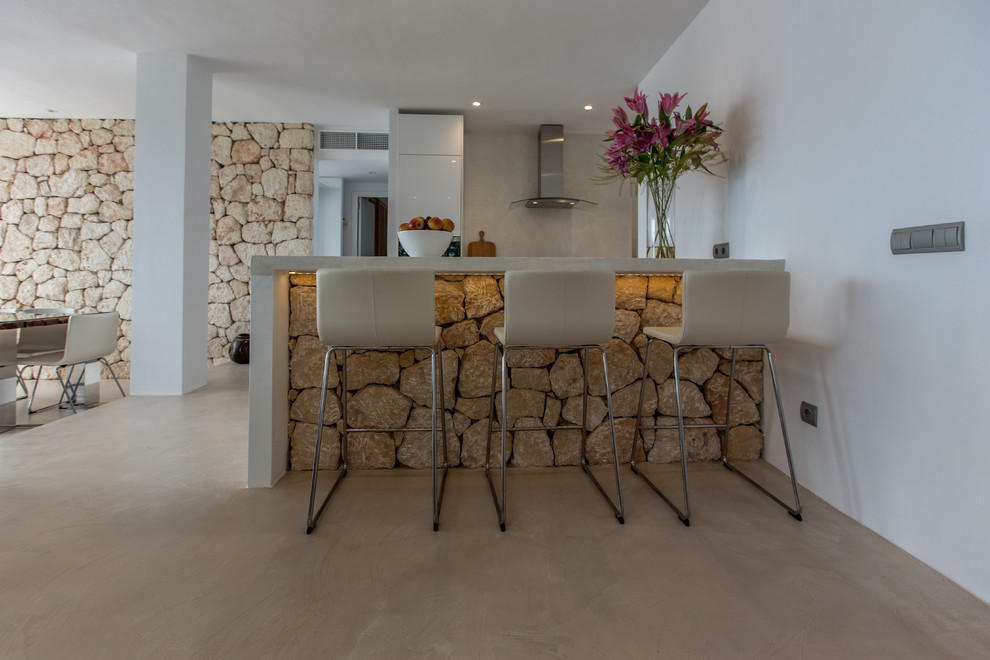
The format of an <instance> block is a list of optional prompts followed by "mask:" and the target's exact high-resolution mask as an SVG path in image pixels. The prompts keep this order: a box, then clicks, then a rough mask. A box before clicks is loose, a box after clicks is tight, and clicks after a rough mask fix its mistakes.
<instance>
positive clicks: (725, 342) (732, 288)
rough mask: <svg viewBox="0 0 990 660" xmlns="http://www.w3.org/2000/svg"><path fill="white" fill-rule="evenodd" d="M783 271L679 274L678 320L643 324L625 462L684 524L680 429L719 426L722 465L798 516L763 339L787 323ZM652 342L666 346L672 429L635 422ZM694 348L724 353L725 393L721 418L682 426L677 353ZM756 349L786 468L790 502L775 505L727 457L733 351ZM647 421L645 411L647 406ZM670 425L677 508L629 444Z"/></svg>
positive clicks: (781, 333) (776, 335) (774, 336)
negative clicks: (763, 361) (669, 349)
mask: <svg viewBox="0 0 990 660" xmlns="http://www.w3.org/2000/svg"><path fill="white" fill-rule="evenodd" d="M790 282H791V276H790V273H788V272H786V271H747V270H725V271H686V272H685V273H684V276H683V294H682V299H683V304H682V321H681V325H679V326H671V327H659V326H648V327H645V328H643V333H644V334H645V335H646V336H647V338H648V339H647V344H646V359H645V361H644V366H643V379H642V382H641V384H640V393H639V407H638V408H637V411H636V430H635V433H634V435H633V453H632V463H631V467H632V470H633V472H635V473H636V474H638V475H639V476H640V477H642V478H643V480H644V481H646V483H647V484H648V485H649V486H650V487H651V488H652V489H653V490H654V492H656V493H657V495H659V496H660V497H661V499H663V501H664V502H666V503H667V504H668V506H670V507H671V508H672V509H673V510H674V512H675V513H676V514H677V517H678V518H679V519H680V520H681V522H682V523H684V524H685V525H690V524H691V502H690V496H689V494H688V469H687V451H686V448H685V439H684V431H685V429H692V428H714V429H717V430H721V431H722V437H721V453H722V456H721V459H722V465H723V466H725V468H726V469H728V470H731V471H733V472H735V473H736V474H738V475H739V476H741V477H743V478H744V479H745V480H746V481H748V482H749V483H750V484H752V485H753V486H755V487H756V488H757V489H759V490H760V491H761V492H762V493H763V494H765V495H767V496H768V497H769V498H770V499H771V500H773V501H774V502H776V503H777V504H779V505H780V506H782V507H783V508H784V509H786V510H787V512H788V513H789V514H791V516H793V517H794V518H795V519H796V520H801V519H802V518H801V495H800V493H799V492H798V482H797V477H796V476H795V474H794V461H793V459H792V456H791V443H790V439H789V438H788V434H787V424H786V422H785V421H784V410H783V407H782V405H781V400H780V388H779V387H778V385H777V373H776V371H775V370H774V365H773V352H772V351H771V350H770V346H769V344H773V343H776V342H778V341H780V340H782V339H783V338H784V337H785V336H786V335H787V327H788V325H789V323H790ZM657 341H664V342H667V343H668V344H670V345H671V346H673V347H674V391H675V396H676V398H677V426H663V425H655V424H643V413H644V411H643V401H644V399H645V397H644V394H645V392H646V382H647V380H648V375H649V365H650V351H651V349H652V348H653V345H654V343H655V342H657ZM696 348H723V349H731V350H732V364H731V367H730V369H729V385H728V390H729V391H728V395H727V396H728V398H727V400H726V412H725V422H724V423H712V424H685V423H684V402H683V399H682V392H681V383H680V371H679V368H678V361H679V360H678V358H679V357H680V356H681V354H682V353H683V352H684V351H687V350H693V349H696ZM753 348H756V349H760V350H761V351H763V352H765V353H766V356H767V365H768V366H769V369H770V378H771V381H772V383H773V391H774V396H775V399H776V404H777V415H778V417H779V418H780V430H781V434H782V435H783V439H784V449H785V452H786V455H787V467H788V470H789V471H790V479H791V490H792V492H793V496H794V505H793V506H791V505H789V504H786V503H785V502H783V501H782V500H781V499H780V498H778V497H777V496H776V495H774V494H773V493H771V492H770V491H769V490H767V489H766V488H765V487H764V486H762V485H760V484H759V483H757V482H756V481H755V480H754V479H753V478H752V477H750V476H749V475H747V474H746V473H745V472H743V471H742V470H740V469H739V466H738V465H737V464H735V463H732V462H730V461H729V458H728V449H729V429H731V428H732V396H733V391H734V387H735V375H736V358H737V353H738V351H739V350H740V349H753ZM647 413H648V417H650V418H651V419H652V417H653V412H651V411H647ZM675 428H676V429H677V431H678V439H679V441H680V463H681V484H682V490H683V493H682V497H683V502H684V504H683V508H679V507H678V506H677V505H676V504H674V502H673V501H671V500H670V499H669V498H668V496H667V495H666V494H664V493H663V491H661V489H660V488H659V486H657V484H656V483H655V482H654V481H653V480H651V479H650V478H649V477H648V476H647V475H646V474H645V473H644V472H643V471H642V470H641V468H640V466H639V464H638V463H637V461H636V448H637V445H638V443H639V442H641V441H642V439H641V438H640V431H641V430H642V429H654V430H660V429H675Z"/></svg>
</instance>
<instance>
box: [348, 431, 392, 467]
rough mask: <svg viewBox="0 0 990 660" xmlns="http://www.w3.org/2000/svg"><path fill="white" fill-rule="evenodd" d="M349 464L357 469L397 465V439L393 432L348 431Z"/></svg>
mask: <svg viewBox="0 0 990 660" xmlns="http://www.w3.org/2000/svg"><path fill="white" fill-rule="evenodd" d="M347 466H348V467H350V468H355V469H359V470H360V469H386V468H391V467H395V441H394V440H393V439H392V434H391V433H348V434H347Z"/></svg>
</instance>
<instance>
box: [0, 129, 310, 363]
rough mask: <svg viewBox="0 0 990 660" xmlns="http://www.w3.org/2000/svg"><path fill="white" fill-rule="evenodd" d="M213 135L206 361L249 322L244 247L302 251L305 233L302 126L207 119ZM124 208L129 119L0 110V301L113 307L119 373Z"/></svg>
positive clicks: (128, 253) (127, 326)
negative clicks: (17, 114) (11, 115)
mask: <svg viewBox="0 0 990 660" xmlns="http://www.w3.org/2000/svg"><path fill="white" fill-rule="evenodd" d="M213 136H214V137H213V142H212V166H211V173H212V175H211V205H210V228H211V238H210V274H209V285H210V293H209V305H210V306H209V312H208V320H209V326H208V328H207V332H208V337H209V345H208V346H209V360H210V362H211V363H215V362H221V361H225V360H227V359H228V357H227V354H228V351H229V346H230V343H231V340H232V338H233V337H234V336H235V335H237V334H238V333H241V332H248V331H249V329H250V328H249V320H250V307H251V303H250V300H251V298H250V293H249V282H250V269H249V262H250V258H251V256H252V255H254V254H279V255H282V254H291V255H306V254H311V252H312V234H313V229H312V227H313V221H312V216H313V201H312V200H313V128H312V126H310V125H308V124H278V123H252V124H243V123H230V122H228V123H214V125H213ZM133 217H134V121H133V120H118V119H0V241H2V242H0V306H2V307H10V308H15V307H16V308H23V307H70V308H73V309H78V310H81V311H85V312H91V311H111V310H117V311H118V312H119V313H120V317H121V324H120V335H119V337H118V339H117V350H116V351H115V352H114V354H113V355H111V356H110V357H109V362H110V364H111V365H112V368H113V370H114V372H115V373H116V374H117V375H118V376H119V377H122V378H127V377H129V376H130V343H131V342H130V337H131V264H132V248H131V237H132V226H131V223H132V222H133ZM44 375H45V376H51V373H50V370H46V371H45V372H44Z"/></svg>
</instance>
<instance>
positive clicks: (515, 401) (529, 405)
mask: <svg viewBox="0 0 990 660" xmlns="http://www.w3.org/2000/svg"><path fill="white" fill-rule="evenodd" d="M507 398H508V400H509V415H508V425H509V427H510V428H511V427H513V426H516V420H518V419H519V418H521V417H533V418H541V417H543V412H544V406H545V403H546V395H545V394H544V393H543V392H537V391H535V390H519V389H511V390H509V392H508V395H507ZM495 418H496V419H501V418H502V397H501V396H496V397H495ZM539 423H540V422H537V424H539Z"/></svg>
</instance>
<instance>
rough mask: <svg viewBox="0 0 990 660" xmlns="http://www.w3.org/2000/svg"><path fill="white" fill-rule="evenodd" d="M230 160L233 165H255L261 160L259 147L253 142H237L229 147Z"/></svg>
mask: <svg viewBox="0 0 990 660" xmlns="http://www.w3.org/2000/svg"><path fill="white" fill-rule="evenodd" d="M230 160H231V162H233V163H234V164H235V165H237V164H246V163H257V162H258V161H259V160H261V146H260V145H259V144H258V143H257V142H255V141H254V140H237V141H235V142H233V143H232V145H231V147H230Z"/></svg>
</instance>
